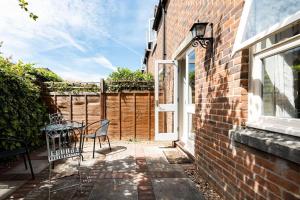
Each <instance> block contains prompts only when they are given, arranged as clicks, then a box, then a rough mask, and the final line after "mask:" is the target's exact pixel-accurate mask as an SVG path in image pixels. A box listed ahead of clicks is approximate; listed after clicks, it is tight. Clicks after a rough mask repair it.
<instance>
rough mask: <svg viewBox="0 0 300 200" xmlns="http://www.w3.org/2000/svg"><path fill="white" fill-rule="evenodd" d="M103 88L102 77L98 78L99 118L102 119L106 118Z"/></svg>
mask: <svg viewBox="0 0 300 200" xmlns="http://www.w3.org/2000/svg"><path fill="white" fill-rule="evenodd" d="M104 95H105V89H104V79H103V78H102V79H100V109H101V110H100V119H104V118H106V114H105V110H106V108H105V98H104Z"/></svg>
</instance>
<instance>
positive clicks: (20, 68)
mask: <svg viewBox="0 0 300 200" xmlns="http://www.w3.org/2000/svg"><path fill="white" fill-rule="evenodd" d="M39 73H40V70H36V69H35V68H34V67H33V64H25V63H23V62H21V61H19V62H18V63H16V64H15V63H12V62H11V61H10V60H9V59H6V58H4V57H2V56H0V94H1V95H0V105H1V106H0V134H1V135H4V136H5V135H7V136H19V137H22V138H24V139H26V140H28V141H30V144H31V145H32V146H38V145H40V144H41V142H42V140H40V128H41V126H43V125H44V123H45V121H46V120H47V111H46V107H45V106H44V104H43V103H42V99H41V95H40V86H39V84H38V82H39V80H40V79H41V80H44V79H49V77H50V79H52V78H53V77H52V76H53V75H52V74H51V75H50V76H49V75H48V74H44V75H41V74H39ZM37 74H38V75H37ZM55 78H57V77H55ZM16 145H18V144H16ZM15 147H16V146H11V144H7V143H4V142H3V143H0V149H14V148H15Z"/></svg>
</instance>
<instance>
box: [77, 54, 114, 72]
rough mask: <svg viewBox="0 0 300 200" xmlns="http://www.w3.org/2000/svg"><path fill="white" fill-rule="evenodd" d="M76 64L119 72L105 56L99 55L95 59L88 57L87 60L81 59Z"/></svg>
mask: <svg viewBox="0 0 300 200" xmlns="http://www.w3.org/2000/svg"><path fill="white" fill-rule="evenodd" d="M76 63H78V64H79V65H83V66H91V65H93V66H95V65H96V67H97V68H106V69H110V70H113V71H115V70H117V68H116V67H114V66H113V64H112V63H111V62H110V61H109V59H108V58H106V57H105V56H103V55H97V56H94V57H86V58H80V59H77V60H76Z"/></svg>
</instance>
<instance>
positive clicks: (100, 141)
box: [98, 137, 101, 149]
mask: <svg viewBox="0 0 300 200" xmlns="http://www.w3.org/2000/svg"><path fill="white" fill-rule="evenodd" d="M98 141H99V144H100V149H101V140H100V137H98Z"/></svg>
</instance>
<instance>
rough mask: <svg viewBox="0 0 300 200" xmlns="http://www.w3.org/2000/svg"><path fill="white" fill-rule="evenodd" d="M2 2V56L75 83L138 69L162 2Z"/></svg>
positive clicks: (119, 0)
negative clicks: (121, 69)
mask: <svg viewBox="0 0 300 200" xmlns="http://www.w3.org/2000/svg"><path fill="white" fill-rule="evenodd" d="M28 2H29V9H30V10H31V11H32V12H34V13H35V14H36V15H38V16H39V18H38V20H37V21H36V22H35V21H33V20H32V19H30V18H29V17H28V13H25V12H24V11H23V10H21V9H20V8H19V6H18V0H0V19H1V20H0V41H3V42H4V43H3V46H2V47H1V49H0V51H1V52H2V53H3V54H4V55H5V56H12V58H13V60H14V61H17V60H19V59H22V60H23V61H25V62H31V63H36V65H37V66H42V67H48V68H49V69H51V70H53V71H54V72H56V73H57V74H59V75H60V76H62V77H63V78H65V79H68V80H71V81H99V79H100V78H103V77H106V76H107V75H108V74H109V73H111V72H112V71H113V70H115V69H116V67H117V66H120V67H128V68H131V69H138V68H140V66H141V59H142V57H143V53H144V48H145V45H146V31H147V29H148V19H149V18H150V17H152V16H153V8H154V5H155V4H156V3H157V2H158V0H28Z"/></svg>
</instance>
